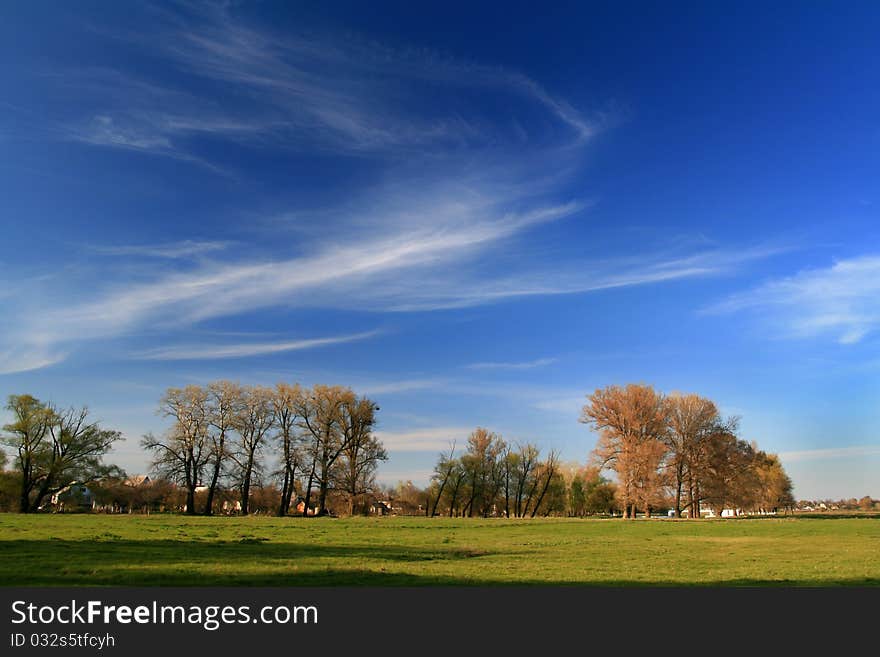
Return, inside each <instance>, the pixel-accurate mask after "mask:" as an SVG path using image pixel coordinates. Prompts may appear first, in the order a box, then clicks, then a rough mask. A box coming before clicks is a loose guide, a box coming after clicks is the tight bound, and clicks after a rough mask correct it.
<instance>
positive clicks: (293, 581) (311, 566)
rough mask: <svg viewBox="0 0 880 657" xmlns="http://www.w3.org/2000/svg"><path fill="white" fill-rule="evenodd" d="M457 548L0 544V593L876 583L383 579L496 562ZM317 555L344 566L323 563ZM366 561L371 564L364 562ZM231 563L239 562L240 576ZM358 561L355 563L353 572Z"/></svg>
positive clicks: (848, 581)
mask: <svg viewBox="0 0 880 657" xmlns="http://www.w3.org/2000/svg"><path fill="white" fill-rule="evenodd" d="M498 554H502V553H500V552H487V551H481V550H473V549H468V548H462V547H459V546H455V547H442V546H438V547H432V548H417V547H406V548H403V547H395V546H387V545H375V546H365V545H340V544H317V543H272V542H249V541H245V542H241V541H238V542H229V541H217V542H202V541H196V542H193V541H179V540H157V541H149V540H93V541H82V540H78V541H72V540H65V539H57V538H56V539H47V540H7V541H0V586H284V587H344V586H354V587H364V586H374V587H376V586H378V587H425V586H428V587H430V586H440V587H447V586H467V587H479V586H483V587H499V586H504V587H510V586H514V587H516V586H524V587H534V586H544V587H642V588H644V587H649V588H692V587H723V588H730V587H762V588H765V587H812V588H827V587H853V586H855V587H876V586H880V578H874V577H869V578H835V577H831V576H828V577H818V578H817V577H811V578H809V579H807V578H804V579H797V578H796V579H770V578H767V579H762V578H759V577H758V578H744V579H724V580H712V581H700V582H692V583H691V582H679V581H674V580H672V579H670V580H661V579H652V580H639V579H627V578H625V577H621V578H619V579H612V580H609V579H601V580H587V581H583V580H574V579H570V580H565V579H556V580H545V579H530V578H528V577H526V578H521V579H515V580H512V579H510V578H506V579H502V578H503V577H504V575H503V574H501V575H499V576H497V577H493V576H491V575H490V574H488V572H487V570H486V569H484V570H483V574H480V575H476V576H474V575H447V574H430V573H428V574H426V573H419V574H416V573H401V572H386V570H385V569H386V567H388V568H389V571H390V570H392V568H393V564H400V563H407V562H431V561H446V562H455V561H463V560H473V559H480V558H481V557H484V556H491V555H498ZM314 558H325V559H336V560H341V561H342V563H343V564H345V563H346V562H349V563H351V567H350V568H346V567H344V566H343V567H340V566H339V563H338V561H337V563H333V564H328V565H327V566H322V565H320V562H318V563H316V562H315V561H311V562H309V563H306V564H304V565H303V567H302V568H299V565H298V562H300V561H302V560H309V559H314ZM364 561H369V562H370V563H369V565H368V566H364V565H363V562H364ZM230 564H232V565H235V564H241V568H240V570H236V569H235V568H234V567H233V568H229V566H230ZM359 564H360V565H359Z"/></svg>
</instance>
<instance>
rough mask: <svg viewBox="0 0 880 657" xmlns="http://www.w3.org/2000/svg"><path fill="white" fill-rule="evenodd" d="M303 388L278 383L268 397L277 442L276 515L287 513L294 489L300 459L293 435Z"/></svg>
mask: <svg viewBox="0 0 880 657" xmlns="http://www.w3.org/2000/svg"><path fill="white" fill-rule="evenodd" d="M302 396H303V391H302V388H300V386H299V384H296V385H289V384H287V383H279V384H278V385H276V386H275V391H274V395H273V396H272V411H273V413H274V416H275V427H276V429H277V430H278V441H279V443H280V445H281V471H280V474H281V502H280V504H279V506H278V515H279V516H284V515H287V512H288V510H289V509H290V502H291V500H292V499H293V493H294V491H295V488H296V473H297V470H299V469H300V468H301V467H302V465H303V461H304V456H303V454H302V451H301V449H300V445H299V440H298V436H297V420H298V418H299V415H298V410H297V409H300V408H302Z"/></svg>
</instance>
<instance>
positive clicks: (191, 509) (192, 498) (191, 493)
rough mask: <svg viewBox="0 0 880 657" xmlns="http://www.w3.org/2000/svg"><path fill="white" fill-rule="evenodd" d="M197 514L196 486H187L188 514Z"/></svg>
mask: <svg viewBox="0 0 880 657" xmlns="http://www.w3.org/2000/svg"><path fill="white" fill-rule="evenodd" d="M195 514H196V489H195V487H194V486H187V488H186V515H188V516H194V515H195Z"/></svg>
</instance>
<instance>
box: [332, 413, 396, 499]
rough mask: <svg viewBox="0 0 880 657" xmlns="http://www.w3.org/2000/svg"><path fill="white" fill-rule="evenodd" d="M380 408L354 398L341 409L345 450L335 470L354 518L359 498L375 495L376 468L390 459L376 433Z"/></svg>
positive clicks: (343, 447)
mask: <svg viewBox="0 0 880 657" xmlns="http://www.w3.org/2000/svg"><path fill="white" fill-rule="evenodd" d="M378 410H379V407H378V406H377V405H376V403H375V402H373V401H372V400H370V399H367V398H366V397H360V398H357V397H354V396H352V397H350V398H348V399H346V401H345V402H344V403H343V404H342V406H341V407H340V426H341V434H342V449H341V452H340V454H339V458H338V461H337V463H338V465H337V467H336V468H335V471H336V473H337V474H336V479H337V481H338V482H339V487H340V488H341V489H342V490H343V491H345V494H346V495H347V496H348V513H349V515H354V510H355V505H356V501H357V499H358V498H359V497H361V496H363V495H366V494H368V493H371V492H373V490H374V488H375V483H376V481H375V480H376V469H377V468H378V466H379V462H380V461H385V460H387V459H388V453H387V452H386V451H385V447H383V445H382V443H381V442H380V441H379V440H378V438H376V436H375V435H374V434H373V427H374V426H375V424H376V411H378Z"/></svg>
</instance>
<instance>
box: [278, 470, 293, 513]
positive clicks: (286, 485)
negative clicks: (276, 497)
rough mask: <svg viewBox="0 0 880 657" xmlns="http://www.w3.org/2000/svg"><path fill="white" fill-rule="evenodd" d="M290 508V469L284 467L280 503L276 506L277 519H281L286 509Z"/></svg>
mask: <svg viewBox="0 0 880 657" xmlns="http://www.w3.org/2000/svg"><path fill="white" fill-rule="evenodd" d="M288 508H290V468H288V467H287V465H285V466H284V481H283V482H282V484H281V503H280V504H279V505H278V517H279V518H283V517H284V516H285V515H287V509H288Z"/></svg>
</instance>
